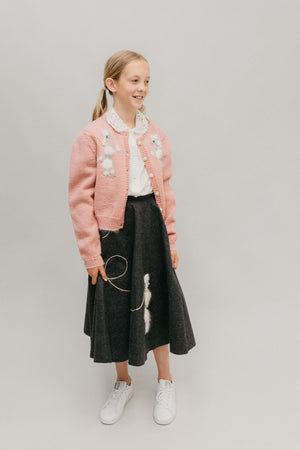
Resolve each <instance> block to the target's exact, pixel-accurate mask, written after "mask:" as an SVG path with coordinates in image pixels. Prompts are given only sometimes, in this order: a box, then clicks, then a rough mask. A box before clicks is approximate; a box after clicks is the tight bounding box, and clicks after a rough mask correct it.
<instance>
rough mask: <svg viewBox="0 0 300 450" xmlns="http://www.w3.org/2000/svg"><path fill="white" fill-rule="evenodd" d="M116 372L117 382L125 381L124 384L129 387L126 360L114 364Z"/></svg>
mask: <svg viewBox="0 0 300 450" xmlns="http://www.w3.org/2000/svg"><path fill="white" fill-rule="evenodd" d="M115 365H116V371H117V381H126V383H127V384H128V385H129V386H130V385H131V377H130V376H129V373H128V360H127V361H122V362H116V363H115Z"/></svg>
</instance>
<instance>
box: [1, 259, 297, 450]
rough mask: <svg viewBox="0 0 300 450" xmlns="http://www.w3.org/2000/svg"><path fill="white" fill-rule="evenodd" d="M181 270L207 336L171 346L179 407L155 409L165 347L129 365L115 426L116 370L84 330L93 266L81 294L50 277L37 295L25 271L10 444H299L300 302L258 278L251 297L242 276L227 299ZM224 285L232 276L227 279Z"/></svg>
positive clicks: (12, 371) (9, 347)
mask: <svg viewBox="0 0 300 450" xmlns="http://www.w3.org/2000/svg"><path fill="white" fill-rule="evenodd" d="M211 262H212V261H211ZM215 267H217V266H215ZM46 273H47V274H48V276H49V274H50V273H51V268H47V270H46ZM178 273H179V277H181V278H182V287H183V289H184V290H185V293H186V298H189V299H190V302H189V311H190V315H191V318H192V322H193V327H194V330H195V337H196V340H197V346H196V347H194V348H193V349H192V350H191V351H190V353H189V354H187V355H174V354H171V355H170V362H171V372H172V375H173V378H174V380H175V382H176V387H177V408H178V413H177V416H176V418H175V420H174V422H173V423H172V424H170V425H166V426H161V425H157V424H156V423H155V422H154V421H153V419H152V409H153V405H154V393H155V387H156V376H157V371H156V364H155V359H154V355H153V352H150V353H149V354H148V360H147V361H146V363H145V365H144V366H142V367H133V366H129V373H130V375H131V376H132V380H133V383H134V387H135V391H134V395H133V397H132V399H131V400H130V402H129V403H128V404H127V406H126V409H125V412H124V415H123V417H122V418H121V420H120V421H119V422H118V423H116V424H114V425H104V424H102V423H101V422H100V421H99V419H98V415H99V410H100V407H101V405H102V404H103V402H104V401H105V399H106V396H107V394H108V392H109V391H110V390H111V388H112V383H113V381H114V379H115V369H114V365H113V364H95V363H94V362H93V361H92V360H91V359H90V358H89V356H88V352H89V338H88V337H87V336H85V335H84V334H83V333H82V318H83V312H84V302H83V301H82V298H84V295H85V281H86V278H85V275H84V276H79V277H78V280H77V293H75V292H76V290H73V295H74V296H73V298H70V296H69V297H68V296H67V293H66V296H65V298H63V297H59V301H58V298H55V295H56V292H55V288H54V285H53V289H52V291H51V292H50V291H46V290H44V289H43V288H42V285H38V286H39V288H36V291H35V295H33V296H32V297H30V296H29V295H28V289H26V286H27V287H29V286H28V279H27V281H26V280H25V279H22V276H20V278H19V280H20V285H19V286H20V287H21V286H22V288H23V291H22V292H21V291H19V292H18V295H17V291H15V293H14V294H13V293H11V294H10V295H7V296H6V300H3V302H2V306H3V307H4V308H5V317H4V315H3V314H2V315H1V322H2V323H1V335H2V337H1V347H2V352H1V354H2V357H1V391H2V392H1V403H0V414H1V415H0V423H1V441H2V442H3V446H2V448H5V450H16V449H19V448H20V449H22V450H25V449H26V450H27V449H31V450H32V449H37V450H42V449H43V450H46V449H47V450H48V449H49V450H56V449H57V450H60V449H64V450H67V449H72V450H77V449H78V450H79V449H80V450H82V449H83V448H84V449H85V450H92V449H94V448H98V447H99V448H100V447H101V448H105V444H107V446H108V447H107V448H109V449H117V448H126V449H127V448H128V449H140V448H144V449H150V448H153V447H154V446H158V445H162V446H163V448H167V449H181V448H183V447H184V448H188V449H199V448H203V449H205V450H297V449H298V448H299V442H300V441H299V428H298V425H299V423H298V419H299V359H298V354H299V345H298V344H299V341H298V342H297V339H296V338H297V336H296V331H297V329H298V316H297V315H296V314H293V313H292V312H293V308H295V306H296V305H295V303H296V302H293V301H291V300H287V299H283V298H280V295H278V296H276V293H275V292H273V297H272V298H267V296H265V297H264V298H263V297H261V298H258V297H256V298H255V290H254V289H252V291H251V290H250V289H249V291H248V293H246V292H244V297H243V299H241V300H240V298H239V296H240V295H242V292H241V289H240V288H241V284H240V282H239V283H238V284H237V286H236V292H235V295H236V297H235V298H232V297H231V296H230V295H229V291H230V287H229V286H227V289H224V296H223V298H222V301H221V302H220V299H217V298H214V295H215V293H214V292H213V290H214V289H215V288H214V287H213V285H211V292H204V291H203V290H202V291H201V290H200V291H201V292H199V296H197V295H195V293H192V290H191V288H190V287H189V286H188V275H186V278H185V277H183V275H184V270H182V271H180V270H179V269H178ZM70 277H71V274H70V275H67V276H66V281H67V282H70ZM202 277H205V274H204V275H203V276H202ZM51 279H52V277H51V276H49V279H48V282H49V283H50V281H51ZM61 281H62V280H61ZM240 281H241V280H240ZM243 282H245V280H243ZM73 283H74V281H73ZM221 285H222V278H221V277H220V280H219V284H218V288H216V289H217V290H219V289H220V288H221ZM223 287H224V288H225V286H223ZM264 292H265V294H266V290H265V291H264ZM256 294H257V295H259V292H258V291H257V292H256ZM252 295H254V296H253V298H251V296H252ZM16 304H18V305H19V309H18V310H17V308H16ZM294 310H296V308H295V309H294ZM66 324H67V326H66ZM297 387H298V389H297Z"/></svg>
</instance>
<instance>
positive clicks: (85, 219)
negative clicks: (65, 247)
mask: <svg viewBox="0 0 300 450" xmlns="http://www.w3.org/2000/svg"><path fill="white" fill-rule="evenodd" d="M96 173H97V156H96V144H95V142H94V141H93V139H91V138H90V137H88V136H86V135H83V133H79V135H78V136H77V137H76V139H75V141H74V143H73V147H72V151H71V160H70V172H69V196H68V200H69V208H70V214H71V218H72V222H73V228H74V232H75V236H76V240H77V245H78V249H79V252H80V255H81V258H82V259H83V262H84V265H85V267H86V268H90V267H97V266H101V265H103V264H104V261H103V259H102V256H101V243H100V235H99V230H98V222H97V219H96V217H95V214H94V189H95V183H96Z"/></svg>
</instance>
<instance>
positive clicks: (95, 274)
mask: <svg viewBox="0 0 300 450" xmlns="http://www.w3.org/2000/svg"><path fill="white" fill-rule="evenodd" d="M86 270H87V272H88V274H89V275H90V277H92V284H96V283H97V277H98V272H100V274H101V276H102V278H103V280H104V281H107V275H106V273H105V269H104V265H102V266H98V267H91V268H90V269H86Z"/></svg>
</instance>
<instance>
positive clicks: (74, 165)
mask: <svg viewBox="0 0 300 450" xmlns="http://www.w3.org/2000/svg"><path fill="white" fill-rule="evenodd" d="M147 120H148V129H147V130H146V132H145V133H144V134H142V135H141V136H139V137H138V138H137V144H138V146H139V149H140V151H141V155H142V157H143V160H144V164H145V167H146V169H147V172H148V174H149V177H150V180H151V183H152V187H153V192H154V194H155V199H156V202H157V204H158V206H159V207H160V210H161V212H162V215H163V218H164V221H165V224H166V229H167V232H168V237H169V243H170V248H171V249H175V250H176V239H177V232H176V231H175V223H176V221H175V218H174V212H175V208H176V198H175V194H174V191H173V189H172V188H171V186H170V183H169V180H170V178H171V176H172V165H171V147H170V142H169V139H168V137H167V135H166V134H165V132H164V131H163V130H162V129H161V128H160V127H159V126H158V125H156V124H154V123H152V122H151V121H149V119H147ZM128 137H129V131H122V132H118V131H116V130H115V129H114V128H113V127H112V126H111V125H110V124H109V123H108V121H107V119H106V115H105V114H103V115H102V116H101V117H99V118H98V119H96V120H94V121H93V122H91V123H89V124H88V125H87V126H85V127H84V128H83V129H82V130H81V131H80V133H79V134H78V135H77V136H76V138H75V141H74V143H73V147H72V152H71V159H70V176H69V207H70V213H71V218H72V222H73V228H74V232H75V236H76V240H77V245H78V248H79V252H80V255H81V258H82V260H83V262H84V265H85V267H86V268H88V267H91V266H97V265H99V266H100V265H103V264H104V261H103V259H102V256H101V243H100V236H99V231H98V230H99V228H101V229H104V230H118V229H120V228H122V227H123V225H124V215H125V206H126V202H127V196H128V189H129V162H130V148H129V142H128Z"/></svg>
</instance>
